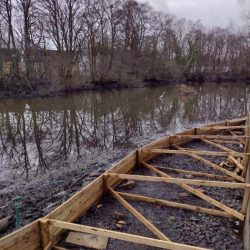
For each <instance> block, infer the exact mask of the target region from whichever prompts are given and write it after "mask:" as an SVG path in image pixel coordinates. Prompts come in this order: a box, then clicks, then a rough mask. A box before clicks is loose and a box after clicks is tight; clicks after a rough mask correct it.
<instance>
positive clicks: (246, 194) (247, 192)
mask: <svg viewBox="0 0 250 250" xmlns="http://www.w3.org/2000/svg"><path fill="white" fill-rule="evenodd" d="M249 197H250V189H245V192H244V197H243V202H242V205H241V213H242V214H244V215H246V212H247V208H248V205H249Z"/></svg>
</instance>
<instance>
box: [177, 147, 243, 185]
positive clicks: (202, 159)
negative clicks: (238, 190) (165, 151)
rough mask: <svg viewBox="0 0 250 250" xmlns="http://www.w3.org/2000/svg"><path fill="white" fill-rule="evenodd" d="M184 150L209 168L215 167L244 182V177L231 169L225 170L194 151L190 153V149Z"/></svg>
mask: <svg viewBox="0 0 250 250" xmlns="http://www.w3.org/2000/svg"><path fill="white" fill-rule="evenodd" d="M175 147H176V148H178V149H179V150H181V151H182V152H183V151H185V150H183V148H180V147H178V146H175ZM177 151H178V150H177ZM186 152H187V155H189V156H191V157H192V158H194V159H196V160H199V161H201V162H203V163H205V164H206V165H208V166H210V167H211V168H213V169H215V170H218V171H220V172H222V173H223V174H225V175H228V176H230V177H232V178H234V179H235V180H238V181H241V182H244V181H245V179H244V178H243V177H241V176H238V175H237V174H234V173H232V172H231V171H229V170H227V169H224V168H222V167H220V166H218V165H216V164H214V163H212V162H210V161H209V160H207V159H204V158H202V157H200V156H198V155H196V154H195V153H190V151H186Z"/></svg>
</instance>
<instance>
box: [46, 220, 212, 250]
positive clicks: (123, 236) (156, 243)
mask: <svg viewBox="0 0 250 250" xmlns="http://www.w3.org/2000/svg"><path fill="white" fill-rule="evenodd" d="M50 223H51V225H52V226H54V227H58V228H62V229H68V230H72V231H76V232H82V233H88V234H94V235H100V236H105V237H109V238H113V239H117V240H122V241H127V242H133V243H137V244H143V245H147V246H151V247H158V248H163V249H173V250H208V249H205V248H201V247H194V246H189V245H184V244H179V243H174V242H171V241H165V240H158V239H153V238H148V237H144V236H139V235H134V234H128V233H122V232H116V231H112V230H106V229H101V228H96V227H89V226H83V225H78V224H74V223H69V222H63V221H57V220H50Z"/></svg>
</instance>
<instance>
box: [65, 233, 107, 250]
mask: <svg viewBox="0 0 250 250" xmlns="http://www.w3.org/2000/svg"><path fill="white" fill-rule="evenodd" d="M108 239H109V238H108V237H106V236H100V235H94V234H86V233H79V232H70V233H69V235H68V236H67V238H66V240H65V241H66V242H67V243H71V244H74V245H78V246H83V247H88V248H94V249H106V248H107V245H108Z"/></svg>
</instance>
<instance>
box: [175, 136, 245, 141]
mask: <svg viewBox="0 0 250 250" xmlns="http://www.w3.org/2000/svg"><path fill="white" fill-rule="evenodd" d="M172 137H173V138H187V139H202V138H203V139H208V140H239V141H241V140H242V139H245V138H246V136H245V135H184V134H182V135H173V136H172Z"/></svg>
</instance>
